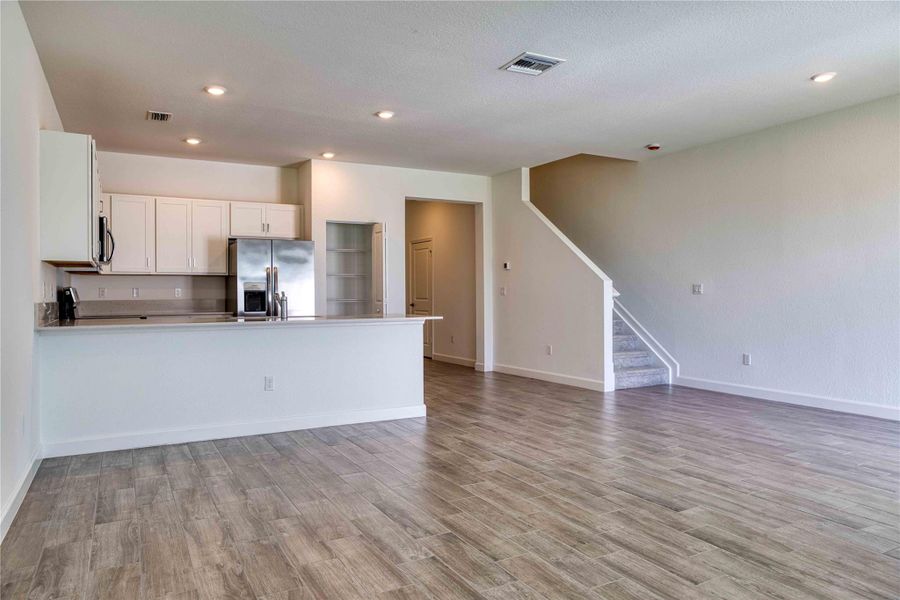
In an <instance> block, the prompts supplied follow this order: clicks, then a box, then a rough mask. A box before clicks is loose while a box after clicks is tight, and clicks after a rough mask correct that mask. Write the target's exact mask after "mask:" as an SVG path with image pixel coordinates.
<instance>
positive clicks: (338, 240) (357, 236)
mask: <svg viewBox="0 0 900 600" xmlns="http://www.w3.org/2000/svg"><path fill="white" fill-rule="evenodd" d="M379 228H380V226H379ZM375 230H376V224H375V223H345V222H338V221H329V222H327V223H326V226H325V260H326V266H325V271H326V275H327V284H326V285H327V286H328V289H327V290H326V294H327V295H326V298H327V302H328V306H327V311H328V314H329V315H331V316H351V315H363V314H372V313H375V312H376V311H377V308H379V306H378V303H377V302H375V298H374V296H375V293H374V287H373V272H377V273H383V272H384V270H383V267H382V266H381V265H374V264H373V261H374V260H381V257H382V256H383V253H382V252H373V251H372V250H373V247H372V244H373V239H374V238H375ZM378 239H381V238H380V237H379V238H378ZM376 243H377V242H376Z"/></svg>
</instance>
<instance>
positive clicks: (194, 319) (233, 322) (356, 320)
mask: <svg viewBox="0 0 900 600" xmlns="http://www.w3.org/2000/svg"><path fill="white" fill-rule="evenodd" d="M442 318H443V317H441V316H427V315H359V316H351V317H325V316H315V317H289V318H287V319H279V318H277V317H265V318H260V317H256V318H253V317H251V318H244V317H235V316H231V315H228V316H223V315H177V316H176V315H153V316H148V317H147V318H142V317H112V318H100V319H98V318H90V319H75V320H74V321H52V322H48V323H44V324H39V325H37V326H35V331H36V332H38V333H40V334H54V333H73V332H89V331H101V332H102V331H122V330H133V331H144V330H155V329H204V330H208V329H232V330H233V329H258V328H273V329H274V328H279V327H282V328H283V327H340V326H357V325H391V324H402V323H416V322H419V323H423V322H425V321H432V320H441V319H442Z"/></svg>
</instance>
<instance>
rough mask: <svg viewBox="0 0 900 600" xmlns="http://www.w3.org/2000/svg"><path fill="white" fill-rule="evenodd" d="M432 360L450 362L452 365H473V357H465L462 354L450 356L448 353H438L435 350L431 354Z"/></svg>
mask: <svg viewBox="0 0 900 600" xmlns="http://www.w3.org/2000/svg"><path fill="white" fill-rule="evenodd" d="M431 358H432V360H437V361H440V362H445V363H452V364H454V365H462V366H464V367H475V359H474V358H465V357H463V356H452V355H450V354H438V353H437V352H435V353H433V354H432V355H431Z"/></svg>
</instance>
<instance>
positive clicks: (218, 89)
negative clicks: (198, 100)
mask: <svg viewBox="0 0 900 600" xmlns="http://www.w3.org/2000/svg"><path fill="white" fill-rule="evenodd" d="M203 91H204V92H206V93H207V94H209V95H210V96H221V95H222V94H224V93H225V92H227V91H228V90H226V89H225V88H224V87H222V86H221V85H208V86H206V87H205V88H203Z"/></svg>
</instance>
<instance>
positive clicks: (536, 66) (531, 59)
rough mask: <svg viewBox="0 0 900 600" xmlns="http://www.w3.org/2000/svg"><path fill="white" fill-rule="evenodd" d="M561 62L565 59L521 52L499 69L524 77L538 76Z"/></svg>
mask: <svg viewBox="0 0 900 600" xmlns="http://www.w3.org/2000/svg"><path fill="white" fill-rule="evenodd" d="M563 62H566V59H564V58H553V57H552V56H544V55H542V54H535V53H534V52H523V53H522V54H520V55H519V56H517V57H515V58H514V59H512V60H511V61H509V62H508V63H506V64H505V65H503V66H502V67H500V70H502V71H512V72H513V73H523V74H525V75H540V74H541V73H543V72H545V71H547V70H549V69H552V68H553V67H555V66H556V65H558V64H559V63H563Z"/></svg>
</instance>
